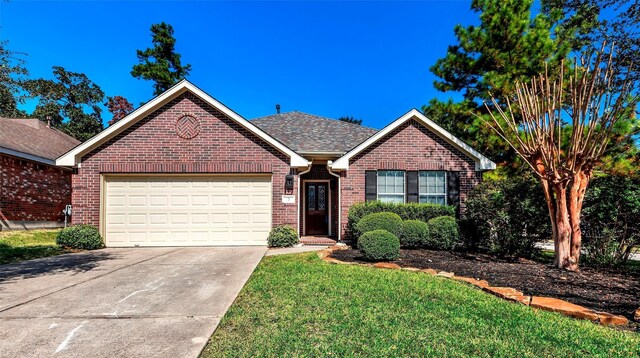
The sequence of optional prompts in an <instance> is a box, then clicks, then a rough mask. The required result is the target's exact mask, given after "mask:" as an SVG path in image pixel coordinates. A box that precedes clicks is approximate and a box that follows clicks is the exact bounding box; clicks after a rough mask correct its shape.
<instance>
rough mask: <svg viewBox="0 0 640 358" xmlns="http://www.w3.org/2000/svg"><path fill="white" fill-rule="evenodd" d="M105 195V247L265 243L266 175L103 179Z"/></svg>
mask: <svg viewBox="0 0 640 358" xmlns="http://www.w3.org/2000/svg"><path fill="white" fill-rule="evenodd" d="M105 190H106V191H105V196H104V197H105V203H104V204H105V205H104V210H105V213H104V218H105V227H104V229H105V240H106V245H107V246H111V247H120V246H206V245H218V246H220V245H266V244H267V236H268V234H269V230H270V228H271V178H270V177H268V176H261V177H243V176H236V177H222V176H215V177H212V176H148V177H137V176H135V177H116V176H107V177H105Z"/></svg>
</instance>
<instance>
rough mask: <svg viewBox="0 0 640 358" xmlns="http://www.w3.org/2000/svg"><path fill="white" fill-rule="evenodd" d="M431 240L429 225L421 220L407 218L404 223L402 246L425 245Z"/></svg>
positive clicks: (418, 246) (401, 238)
mask: <svg viewBox="0 0 640 358" xmlns="http://www.w3.org/2000/svg"><path fill="white" fill-rule="evenodd" d="M427 240H429V226H428V225H427V223H426V222H424V221H420V220H406V221H405V222H403V223H402V234H400V246H401V247H403V248H408V249H416V248H421V247H424V246H425V244H426V243H427Z"/></svg>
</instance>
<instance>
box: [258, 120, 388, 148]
mask: <svg viewBox="0 0 640 358" xmlns="http://www.w3.org/2000/svg"><path fill="white" fill-rule="evenodd" d="M251 123H254V124H255V125H257V126H258V127H259V128H261V129H262V130H264V131H265V132H267V133H268V134H269V135H271V136H273V137H275V138H276V139H278V140H279V141H280V142H282V143H284V144H285V145H286V146H287V147H289V148H291V149H293V150H295V151H296V152H298V153H300V154H312V153H334V154H336V156H340V155H342V154H344V153H346V152H348V151H349V150H350V149H351V148H353V147H355V146H356V145H358V144H360V143H362V142H363V141H364V140H366V139H367V138H369V137H371V136H372V135H373V134H374V133H376V132H377V130H376V129H373V128H369V127H365V126H361V125H357V124H353V123H347V122H342V121H339V120H336V119H331V118H326V117H321V116H316V115H312V114H308V113H303V112H299V111H292V112H287V113H279V114H274V115H271V116H266V117H261V118H256V119H252V120H251Z"/></svg>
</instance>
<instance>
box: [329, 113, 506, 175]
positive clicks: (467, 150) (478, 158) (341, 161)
mask: <svg viewBox="0 0 640 358" xmlns="http://www.w3.org/2000/svg"><path fill="white" fill-rule="evenodd" d="M411 119H415V120H416V121H418V122H419V123H420V124H422V125H423V126H425V128H427V129H429V130H430V131H432V132H433V133H434V134H436V135H437V136H438V137H440V138H442V139H443V140H445V141H446V142H448V143H449V144H451V145H453V146H454V147H456V148H457V149H459V150H460V151H461V152H462V153H464V154H465V155H467V156H469V157H470V158H472V159H473V160H474V162H475V166H476V170H477V171H480V170H491V169H495V168H496V164H495V163H494V162H492V161H491V160H490V159H489V158H487V157H485V156H484V155H482V154H480V153H479V152H477V151H476V150H475V149H473V148H471V147H470V146H469V145H467V144H466V143H464V142H463V141H461V140H460V139H458V138H456V137H455V136H454V135H453V134H451V133H449V132H448V131H446V130H445V129H444V128H442V127H440V126H439V125H437V124H436V123H435V122H433V121H432V120H430V119H429V118H427V117H426V116H425V115H424V114H422V113H421V112H420V111H418V110H417V109H412V110H411V111H409V112H407V113H406V114H405V115H403V116H402V117H400V118H398V119H396V120H395V121H393V122H392V123H390V124H389V125H387V126H386V127H384V128H383V129H381V130H380V131H378V132H377V133H376V134H374V135H373V136H371V137H370V138H369V139H367V140H365V141H364V142H362V143H360V144H359V145H357V146H356V147H355V148H353V149H351V150H350V151H349V152H347V153H346V154H344V155H343V156H342V157H340V158H338V159H337V160H336V161H335V162H333V163H332V164H331V169H333V170H348V169H349V161H350V160H351V158H353V157H354V156H355V155H357V154H358V153H360V152H362V151H363V150H365V149H366V148H368V147H369V146H371V145H372V144H374V143H376V142H377V141H379V140H381V139H382V138H384V137H385V136H386V135H387V134H389V133H391V132H392V131H393V130H394V129H396V128H398V127H399V126H400V125H402V124H404V123H405V122H407V121H409V120H411Z"/></svg>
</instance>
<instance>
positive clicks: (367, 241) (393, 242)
mask: <svg viewBox="0 0 640 358" xmlns="http://www.w3.org/2000/svg"><path fill="white" fill-rule="evenodd" d="M358 249H360V251H361V252H362V256H364V258H365V259H366V260H369V261H393V260H397V259H398V257H400V240H399V239H398V237H397V236H396V235H394V234H392V233H390V232H388V231H386V230H373V231H369V232H366V233H364V234H362V236H360V238H359V239H358Z"/></svg>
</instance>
